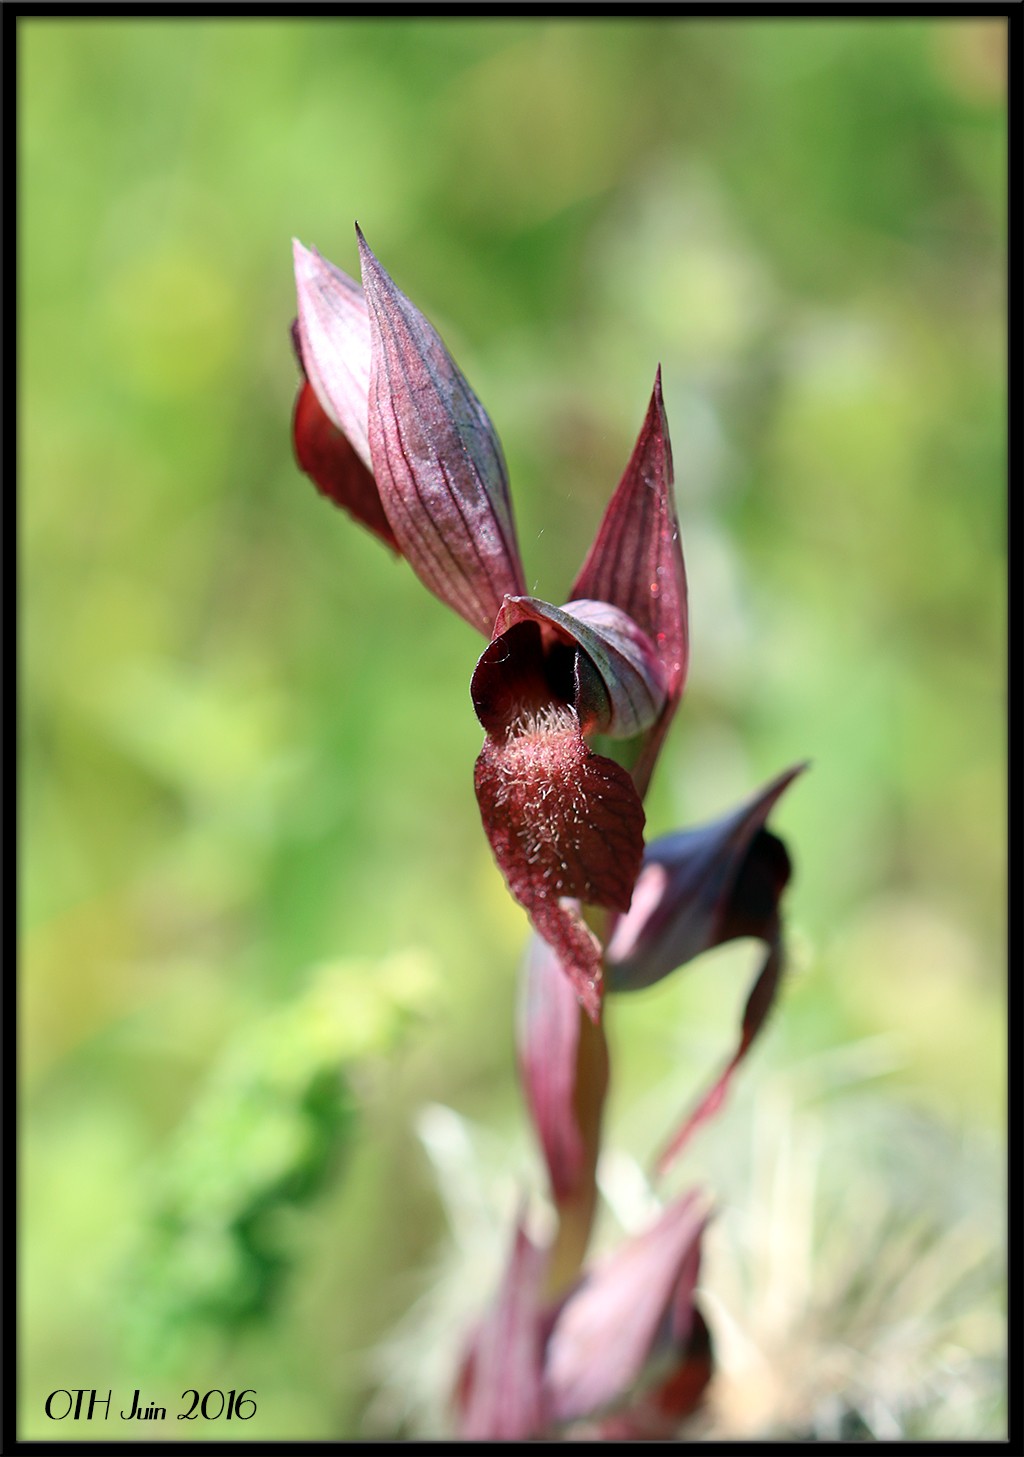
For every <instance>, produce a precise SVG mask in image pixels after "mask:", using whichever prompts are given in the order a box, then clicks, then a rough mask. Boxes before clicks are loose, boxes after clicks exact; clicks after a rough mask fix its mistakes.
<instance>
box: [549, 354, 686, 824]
mask: <svg viewBox="0 0 1024 1457" xmlns="http://www.w3.org/2000/svg"><path fill="white" fill-rule="evenodd" d="M572 596H573V597H574V598H580V597H584V598H590V599H592V600H595V601H599V602H610V603H611V604H612V605H613V606H615V607H618V608H620V609H621V610H622V611H623V612H624V613H626V614H627V615H628V616H629V617H630V618H632V620H633V621H634V622H635V623H636V624H637V626H638V627H639V628H640V629H641V630H642V631H643V632H644V633H646V635H647V637H648V638H649V640H650V641H651V643H652V644H653V645H654V651H655V653H656V655H657V658H658V661H659V663H660V664H661V668H662V673H663V681H664V685H665V693H666V697H665V703H664V707H663V708H662V711H661V713H660V715H659V717H658V718H657V719H656V720H655V722H654V723H652V724H651V726H650V727H649V728H648V729H647V731H646V734H645V737H644V742H643V745H642V748H641V752H640V756H639V758H638V759H637V761H636V763H635V764H634V766H633V778H634V781H635V782H636V786H637V789H638V791H639V793H640V795H641V797H642V796H643V795H644V794H645V793H646V790H647V785H648V783H649V782H650V777H651V773H652V770H653V768H654V763H655V760H656V758H657V756H658V751H659V749H660V747H661V743H662V740H663V739H664V737H665V734H666V732H667V730H668V726H669V723H670V722H671V719H672V715H673V714H674V713H675V711H676V708H677V707H678V705H679V700H680V698H681V697H682V693H683V687H684V685H685V683H686V670H687V666H688V663H689V631H688V619H687V604H686V569H685V567H684V566H683V552H682V546H681V543H680V537H679V521H678V518H677V516H676V506H675V498H674V495H673V490H672V447H671V444H670V442H669V434H668V422H667V420H666V418H665V407H664V402H663V400H662V394H661V369H660V368H659V369H658V373H657V375H656V376H655V381H654V391H653V393H652V395H651V402H650V405H649V406H648V410H647V415H646V418H645V419H644V423H643V426H642V428H641V430H640V435H639V437H638V439H637V442H636V445H635V446H634V449H633V454H632V455H631V456H630V459H629V464H628V465H627V466H626V470H625V473H624V475H623V477H622V480H621V481H620V482H619V485H618V488H617V490H616V492H615V494H614V496H613V497H612V499H611V501H610V502H609V505H608V509H607V510H606V511H605V514H604V519H603V521H602V522H601V526H600V529H599V530H598V533H597V537H596V539H595V541H594V544H593V546H592V547H591V548H590V551H589V553H588V555H587V559H586V561H585V562H584V563H583V567H582V569H581V570H580V574H579V576H578V577H577V578H576V581H575V583H574V585H573V589H572Z"/></svg>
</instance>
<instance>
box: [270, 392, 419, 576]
mask: <svg viewBox="0 0 1024 1457" xmlns="http://www.w3.org/2000/svg"><path fill="white" fill-rule="evenodd" d="M292 439H293V441H294V444H295V458H296V460H297V461H298V463H299V467H300V469H301V470H303V471H305V473H306V475H308V476H309V477H310V479H311V480H312V481H313V484H314V485H315V486H316V488H317V490H318V491H320V492H321V494H322V495H324V496H327V497H328V498H329V499H330V500H332V501H333V502H334V503H335V505H337V506H341V507H343V508H344V510H346V511H348V512H349V513H350V514H351V515H352V516H354V517H355V519H356V520H357V521H359V522H360V523H361V524H362V525H363V526H367V527H369V529H370V530H371V531H372V532H373V533H374V534H375V535H376V536H379V537H380V539H381V541H383V542H384V543H385V545H387V546H389V547H391V549H392V551H398V549H399V547H398V542H397V541H396V540H395V533H394V532H393V531H392V530H391V523H390V522H389V521H388V518H387V517H386V516H385V515H384V507H383V506H382V505H381V503H380V493H379V492H378V490H377V483H376V481H375V480H374V479H373V476H372V475H371V474H370V472H369V471H368V470H367V468H366V466H365V465H364V464H363V462H362V461H361V460H360V458H359V456H358V455H357V454H356V452H355V450H354V448H353V446H352V445H351V443H350V441H349V440H348V437H347V436H345V435H343V434H342V433H341V431H340V430H339V429H338V428H337V426H336V425H335V424H334V423H333V421H332V420H331V419H330V417H329V416H328V415H327V414H326V412H325V411H324V409H323V406H322V405H321V404H320V401H319V400H318V399H317V396H316V393H315V391H314V389H313V386H312V385H311V384H310V382H309V380H303V382H302V385H301V386H300V388H299V393H298V397H297V398H296V401H295V414H294V417H293V420H292Z"/></svg>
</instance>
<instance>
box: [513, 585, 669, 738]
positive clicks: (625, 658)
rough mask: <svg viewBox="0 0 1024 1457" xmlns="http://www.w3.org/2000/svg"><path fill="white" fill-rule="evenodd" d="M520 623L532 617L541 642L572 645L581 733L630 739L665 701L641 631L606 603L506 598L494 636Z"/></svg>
mask: <svg viewBox="0 0 1024 1457" xmlns="http://www.w3.org/2000/svg"><path fill="white" fill-rule="evenodd" d="M520 622H536V623H537V624H538V625H539V626H540V629H541V640H542V641H543V642H545V645H547V644H550V643H551V642H553V641H557V642H560V643H562V644H564V645H567V646H571V647H578V648H580V649H581V650H582V653H583V655H584V657H583V660H582V661H581V662H578V663H577V665H576V675H577V676H576V683H575V685H574V699H575V707H576V712H577V714H578V715H579V718H580V722H581V724H582V726H583V730H584V732H591V731H593V730H596V731H597V732H600V733H606V734H609V735H611V736H612V737H615V738H631V737H632V736H633V735H634V734H637V733H639V732H640V731H641V730H642V729H645V728H647V727H648V726H649V725H650V724H652V723H654V722H655V720H656V719H657V718H658V715H659V714H660V713H661V711H662V708H663V707H664V704H665V698H666V687H665V679H664V675H663V673H662V668H661V664H660V662H659V661H658V658H657V656H656V654H655V650H654V646H653V644H652V642H651V640H650V638H649V637H648V636H647V634H646V633H645V632H643V631H642V629H641V628H639V627H638V626H637V624H636V623H635V622H634V621H633V619H632V618H631V617H629V616H628V615H627V614H626V613H625V612H623V611H622V610H621V608H618V607H614V606H612V605H611V604H610V603H608V602H591V601H575V602H569V603H567V604H566V606H565V607H553V606H552V605H551V603H550V602H542V601H541V600H540V599H539V598H537V597H506V598H505V601H504V603H503V605H502V608H501V611H500V612H499V613H498V616H497V618H496V619H495V623H494V637H495V638H498V637H499V636H500V635H501V634H502V633H504V632H506V631H507V630H508V629H509V628H510V627H513V626H514V625H515V624H517V623H520Z"/></svg>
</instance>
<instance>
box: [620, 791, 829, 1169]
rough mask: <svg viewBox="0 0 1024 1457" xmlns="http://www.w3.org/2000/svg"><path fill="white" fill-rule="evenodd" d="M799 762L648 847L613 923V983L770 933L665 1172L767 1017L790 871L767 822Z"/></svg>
mask: <svg viewBox="0 0 1024 1457" xmlns="http://www.w3.org/2000/svg"><path fill="white" fill-rule="evenodd" d="M805 767H806V766H805V765H803V764H798V765H797V766H796V767H795V768H793V769H788V770H787V771H786V772H785V773H784V774H780V775H779V777H778V778H777V779H774V780H773V781H772V782H771V784H769V785H767V786H766V788H765V789H763V790H761V791H760V793H759V794H757V795H755V796H754V797H753V798H752V799H750V800H748V802H747V803H746V804H745V805H743V806H742V807H741V808H740V809H739V810H737V811H735V813H733V814H731V815H728V816H726V817H725V818H723V819H721V820H718V821H716V822H715V823H714V824H711V825H705V826H702V827H701V828H699V829H695V830H687V831H683V832H681V833H680V834H678V835H668V836H666V837H665V838H664V839H661V840H655V841H654V842H653V843H652V844H650V845H649V846H648V847H647V852H646V854H645V857H644V865H643V868H642V870H641V872H640V875H639V876H638V877H637V883H636V887H635V890H634V895H633V905H632V907H631V908H630V911H629V913H628V915H626V916H623V917H622V918H621V919H620V920H619V921H618V923H617V924H616V926H615V927H614V929H613V931H612V934H611V937H610V939H609V943H608V952H607V957H606V969H607V975H608V981H609V985H610V986H611V988H612V989H613V990H614V991H629V990H634V989H636V988H639V987H644V986H650V985H651V983H653V982H655V981H659V980H660V979H661V978H662V977H663V976H666V975H668V974H669V973H670V972H672V971H674V970H675V969H676V968H677V967H679V966H682V965H684V964H685V963H686V962H687V961H690V960H692V959H693V958H694V957H695V956H699V955H700V954H701V952H703V951H707V950H709V949H710V948H711V947H712V946H719V945H721V944H723V943H724V942H726V941H732V940H735V939H736V938H737V937H740V936H753V937H757V938H758V939H760V940H762V941H764V942H765V945H766V947H767V952H766V956H765V960H764V962H763V964H762V966H761V969H760V971H759V972H758V975H757V977H756V978H755V980H754V984H753V986H752V988H751V991H750V994H749V996H748V998H747V1004H746V1007H745V1008H744V1012H743V1020H742V1025H741V1029H740V1040H739V1044H738V1046H737V1048H736V1051H735V1053H734V1054H733V1055H732V1057H731V1058H730V1059H729V1062H728V1063H727V1064H726V1066H725V1068H724V1069H723V1071H722V1072H721V1073H720V1074H719V1076H718V1077H717V1078H716V1079H715V1081H714V1082H713V1083H712V1085H711V1087H710V1088H709V1089H708V1091H707V1092H706V1093H704V1094H703V1095H702V1096H701V1097H700V1099H699V1100H698V1102H697V1104H696V1106H695V1107H694V1108H693V1109H692V1110H691V1112H690V1113H689V1115H688V1116H687V1118H686V1120H685V1122H684V1123H683V1125H682V1127H681V1128H680V1129H679V1130H678V1131H677V1132H676V1133H675V1134H674V1135H673V1137H672V1139H671V1140H670V1142H669V1144H668V1146H667V1148H666V1149H665V1151H664V1153H663V1154H662V1155H661V1157H660V1159H659V1161H658V1169H659V1171H660V1172H663V1171H664V1170H665V1169H667V1168H668V1167H669V1166H670V1164H671V1163H673V1162H674V1160H675V1159H676V1158H677V1157H678V1155H679V1154H680V1153H681V1151H682V1149H683V1148H684V1147H685V1145H686V1144H687V1143H688V1141H689V1139H690V1137H691V1135H692V1134H693V1133H694V1132H695V1130H696V1129H697V1128H698V1127H700V1125H701V1124H702V1123H704V1122H706V1121H707V1119H709V1118H710V1117H711V1116H712V1115H713V1114H714V1113H716V1112H717V1111H718V1109H719V1108H721V1106H722V1104H723V1102H724V1100H725V1096H726V1093H727V1091H728V1088H729V1083H730V1081H731V1080H732V1075H733V1073H734V1072H735V1070H736V1068H737V1066H738V1065H739V1063H740V1062H741V1061H742V1059H743V1058H744V1057H745V1056H746V1054H747V1051H748V1049H749V1048H750V1045H751V1043H752V1042H753V1040H754V1038H755V1037H756V1035H757V1033H758V1032H759V1031H760V1029H761V1027H762V1026H763V1025H764V1022H765V1020H766V1018H767V1016H768V1013H769V1011H770V1009H771V1006H772V1003H773V1001H774V999H775V994H776V991H777V990H778V985H779V981H780V978H781V976H782V971H783V965H784V956H783V948H782V934H781V924H780V917H779V902H780V900H781V897H782V892H783V891H784V889H785V887H786V884H787V882H788V880H789V875H790V862H789V856H788V854H787V853H786V847H785V846H784V845H783V843H782V841H781V840H780V839H778V837H777V836H775V835H773V834H772V833H771V832H770V831H769V830H767V829H765V821H766V819H767V818H768V815H769V813H770V812H771V809H772V807H773V806H774V804H775V803H776V801H777V800H778V798H779V796H780V795H781V794H782V793H783V791H784V790H785V789H786V788H787V787H788V785H790V784H791V783H792V782H793V780H794V779H795V778H796V776H797V775H798V774H800V773H801V772H802V771H803V769H804V768H805Z"/></svg>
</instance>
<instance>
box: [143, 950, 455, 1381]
mask: <svg viewBox="0 0 1024 1457" xmlns="http://www.w3.org/2000/svg"><path fill="white" fill-rule="evenodd" d="M428 986H429V977H428V975H427V972H426V969H425V967H424V966H423V965H422V964H421V963H420V962H418V961H416V960H415V959H413V958H409V957H406V958H404V959H399V958H393V959H392V960H391V961H390V962H384V963H381V964H379V965H376V966H373V965H354V966H353V965H347V964H343V965H327V966H325V967H323V968H321V969H320V971H319V974H318V975H317V977H316V978H315V980H314V982H313V984H312V986H311V987H310V988H309V990H307V991H306V992H305V994H304V995H303V996H302V997H301V998H297V999H295V1000H292V1001H289V1002H287V1003H286V1004H285V1005H284V1006H283V1007H281V1008H275V1009H274V1010H273V1011H271V1012H268V1013H265V1014H264V1015H263V1016H262V1018H260V1019H258V1020H255V1021H247V1022H246V1024H245V1025H244V1027H243V1028H242V1029H240V1031H239V1033H238V1035H237V1036H236V1037H234V1038H233V1039H232V1040H231V1042H230V1043H229V1046H228V1048H227V1050H226V1051H225V1053H224V1055H223V1056H222V1058H221V1059H220V1060H219V1061H218V1062H217V1064H216V1066H215V1067H214V1068H213V1070H212V1072H211V1075H210V1077H209V1079H208V1084H207V1086H206V1088H205V1090H203V1091H201V1092H200V1094H199V1096H198V1098H197V1101H196V1103H195V1104H194V1105H193V1107H192V1109H191V1110H190V1111H189V1113H188V1115H187V1116H186V1117H185V1119H184V1120H183V1121H182V1123H181V1125H180V1127H179V1128H178V1130H177V1131H176V1133H175V1135H174V1139H173V1141H172V1143H171V1145H170V1147H169V1148H168V1149H166V1150H165V1152H164V1154H163V1157H162V1159H161V1162H160V1165H159V1167H158V1168H157V1169H155V1170H154V1173H153V1186H154V1193H153V1195H152V1201H151V1202H152V1209H151V1213H150V1215H149V1217H148V1219H147V1223H146V1234H145V1236H144V1243H143V1246H142V1248H141V1249H140V1251H139V1252H138V1253H137V1254H136V1256H135V1257H134V1259H133V1260H132V1262H131V1264H130V1266H129V1268H128V1269H127V1270H126V1288H125V1290H124V1292H123V1298H122V1300H121V1301H120V1302H119V1308H120V1310H121V1311H122V1312H123V1314H124V1315H125V1317H126V1319H127V1323H128V1326H129V1335H128V1339H129V1341H130V1346H131V1349H132V1350H133V1352H134V1354H135V1358H136V1360H138V1361H140V1362H142V1363H145V1364H146V1365H147V1366H154V1365H155V1366H156V1369H158V1370H165V1369H166V1368H167V1366H168V1365H170V1366H171V1367H172V1368H173V1366H174V1365H175V1364H180V1362H181V1360H182V1358H183V1357H184V1356H187V1355H188V1354H189V1352H190V1350H191V1349H192V1347H193V1346H194V1343H195V1341H196V1339H197V1330H196V1327H197V1326H198V1327H199V1335H200V1336H201V1335H203V1334H205V1331H206V1329H207V1328H223V1329H225V1330H228V1331H232V1330H234V1329H235V1328H236V1327H243V1326H245V1325H247V1324H248V1323H249V1322H250V1321H253V1320H258V1319H261V1318H265V1317H267V1316H268V1315H269V1314H270V1313H272V1311H273V1310H274V1308H275V1301H276V1299H277V1297H278V1295H279V1286H280V1282H281V1277H282V1276H283V1275H284V1274H285V1273H286V1271H287V1269H288V1266H289V1264H290V1262H291V1257H292V1251H291V1246H292V1245H293V1244H294V1243H295V1241H294V1239H291V1240H289V1236H288V1231H289V1214H290V1211H292V1210H293V1209H294V1208H295V1206H298V1205H303V1204H307V1203H308V1202H309V1201H310V1200H311V1199H313V1198H314V1197H315V1196H316V1195H317V1194H319V1193H320V1192H321V1191H322V1190H323V1188H324V1186H325V1184H326V1183H327V1181H328V1179H329V1177H330V1175H331V1173H332V1172H333V1171H334V1170H335V1169H336V1168H337V1166H338V1165H339V1163H340V1162H341V1161H342V1159H343V1158H344V1155H345V1153H346V1150H347V1148H348V1146H349V1144H350V1143H351V1141H352V1139H353V1138H354V1137H355V1127H354V1122H355V1117H356V1104H355V1100H354V1096H353V1093H352V1091H351V1089H350V1082H351V1080H352V1075H353V1073H354V1074H355V1076H356V1077H358V1076H359V1073H360V1071H362V1072H363V1073H364V1075H365V1067H364V1068H362V1069H361V1068H360V1066H359V1063H360V1062H362V1063H363V1064H365V1062H366V1060H367V1059H370V1058H378V1059H379V1058H380V1057H382V1056H391V1055H394V1053H395V1051H396V1050H397V1048H398V1047H399V1046H400V1043H401V1036H402V1034H403V1032H405V1031H407V1030H408V1028H407V1025H406V1024H408V1019H409V1014H410V1012H412V1011H413V1010H414V1009H415V1006H416V1004H417V1003H418V1002H420V1003H421V1002H422V1001H423V1000H424V997H425V993H426V988H427V987H428ZM353 1063H355V1064H356V1066H355V1068H353V1067H352V1064H353ZM293 1223H294V1221H292V1224H293Z"/></svg>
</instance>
